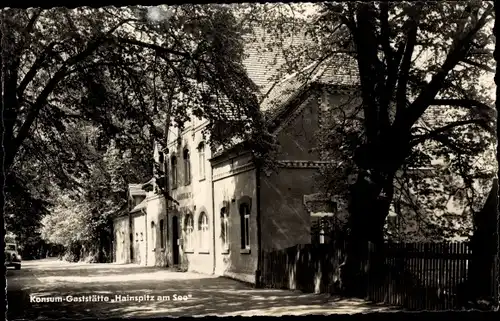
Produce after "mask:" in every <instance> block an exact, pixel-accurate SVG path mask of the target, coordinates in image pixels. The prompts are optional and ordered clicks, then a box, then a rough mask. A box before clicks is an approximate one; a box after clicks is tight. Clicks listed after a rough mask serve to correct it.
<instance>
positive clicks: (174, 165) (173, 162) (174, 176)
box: [170, 156, 178, 188]
mask: <svg viewBox="0 0 500 321" xmlns="http://www.w3.org/2000/svg"><path fill="white" fill-rule="evenodd" d="M170 163H171V166H170V167H171V170H172V188H176V187H177V184H178V178H177V157H175V156H172V159H171V160H170Z"/></svg>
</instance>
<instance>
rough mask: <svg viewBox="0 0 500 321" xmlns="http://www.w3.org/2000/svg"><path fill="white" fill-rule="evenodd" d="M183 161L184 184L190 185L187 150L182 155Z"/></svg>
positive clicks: (189, 164) (189, 166) (189, 165)
mask: <svg viewBox="0 0 500 321" xmlns="http://www.w3.org/2000/svg"><path fill="white" fill-rule="evenodd" d="M183 159H184V184H185V185H189V184H191V162H190V160H189V150H188V149H185V150H184V153H183Z"/></svg>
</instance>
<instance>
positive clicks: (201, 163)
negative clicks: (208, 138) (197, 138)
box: [198, 142, 205, 180]
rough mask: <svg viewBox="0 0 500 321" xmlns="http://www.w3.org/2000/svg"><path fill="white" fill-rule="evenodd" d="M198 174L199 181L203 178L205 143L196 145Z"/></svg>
mask: <svg viewBox="0 0 500 321" xmlns="http://www.w3.org/2000/svg"><path fill="white" fill-rule="evenodd" d="M198 174H199V175H200V180H201V179H204V178H205V143H204V142H201V143H200V144H199V145H198Z"/></svg>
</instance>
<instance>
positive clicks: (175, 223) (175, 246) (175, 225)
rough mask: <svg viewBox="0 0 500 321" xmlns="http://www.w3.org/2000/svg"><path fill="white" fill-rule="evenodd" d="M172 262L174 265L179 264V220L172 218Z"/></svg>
mask: <svg viewBox="0 0 500 321" xmlns="http://www.w3.org/2000/svg"><path fill="white" fill-rule="evenodd" d="M172 260H173V263H174V265H177V264H179V220H178V218H177V216H173V217H172Z"/></svg>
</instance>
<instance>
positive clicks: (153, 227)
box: [151, 221, 156, 251]
mask: <svg viewBox="0 0 500 321" xmlns="http://www.w3.org/2000/svg"><path fill="white" fill-rule="evenodd" d="M155 232H156V231H155V222H154V221H151V245H152V248H153V251H154V250H155V249H156V240H155V235H156V233H155Z"/></svg>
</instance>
